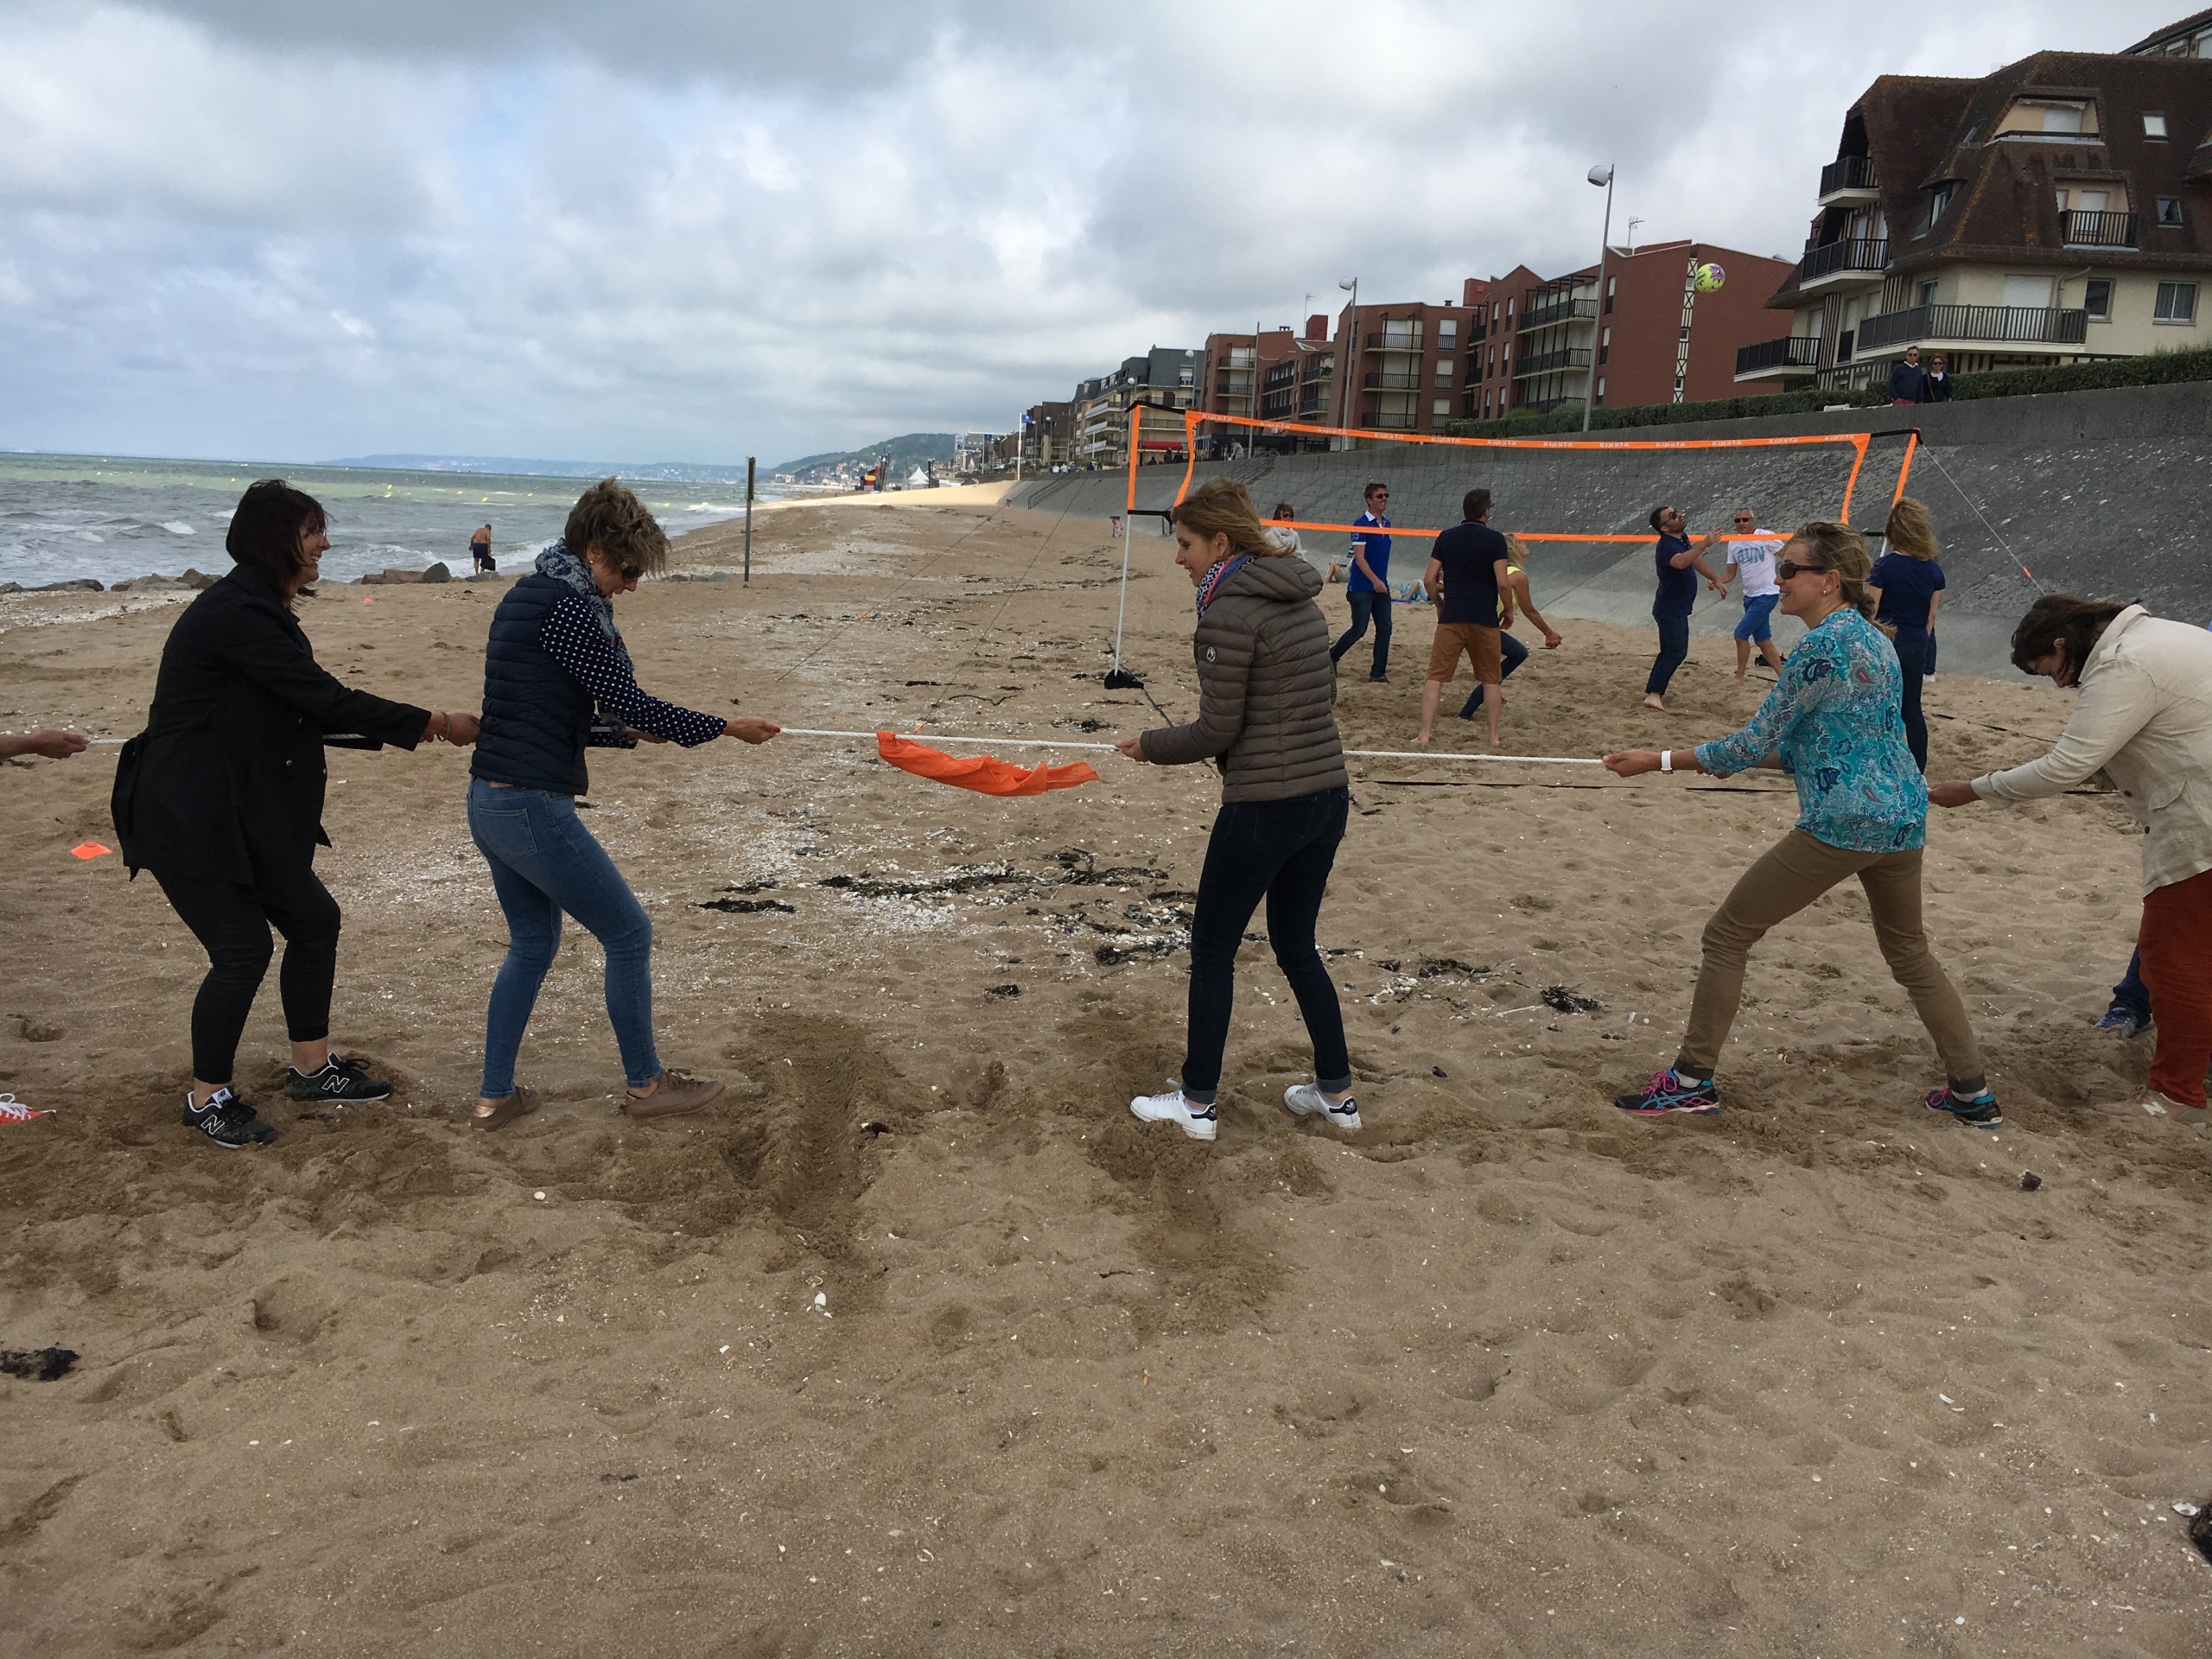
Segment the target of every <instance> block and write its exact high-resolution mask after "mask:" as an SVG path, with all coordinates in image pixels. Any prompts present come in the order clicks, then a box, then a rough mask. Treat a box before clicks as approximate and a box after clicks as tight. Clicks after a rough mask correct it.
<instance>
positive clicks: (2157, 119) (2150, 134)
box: [2143, 110, 2166, 138]
mask: <svg viewBox="0 0 2212 1659" xmlns="http://www.w3.org/2000/svg"><path fill="white" fill-rule="evenodd" d="M2143 136H2144V137H2145V138H2163V137H2165V136H2166V118H2165V117H2164V116H2163V115H2160V114H2158V112H2157V111H2153V110H2145V111H2143Z"/></svg>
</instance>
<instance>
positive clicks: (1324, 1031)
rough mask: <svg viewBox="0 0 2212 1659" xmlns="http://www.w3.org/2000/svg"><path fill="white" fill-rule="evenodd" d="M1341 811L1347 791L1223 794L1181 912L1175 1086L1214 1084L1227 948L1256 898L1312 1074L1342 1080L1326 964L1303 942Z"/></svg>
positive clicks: (1324, 1081)
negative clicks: (1185, 1006) (1185, 917)
mask: <svg viewBox="0 0 2212 1659" xmlns="http://www.w3.org/2000/svg"><path fill="white" fill-rule="evenodd" d="M1349 817H1351V791H1350V790H1348V789H1325V790H1321V791H1318V792H1317V793H1315V794H1312V795H1300V796H1296V797H1294V798H1292V799H1290V800H1287V801H1229V802H1224V804H1223V805H1222V809H1221V812H1220V815H1219V816H1218V817H1216V818H1215V819H1214V821H1213V836H1212V838H1211V840H1210V841H1208V842H1206V861H1205V868H1204V869H1203V870H1202V871H1200V873H1199V875H1198V905H1197V906H1196V907H1195V911H1194V913H1193V914H1192V918H1191V1007H1190V1023H1191V1029H1190V1034H1189V1037H1188V1038H1187V1039H1186V1042H1185V1051H1184V1056H1183V1095H1184V1097H1185V1099H1187V1100H1192V1101H1195V1102H1197V1103H1198V1104H1200V1105H1211V1104H1212V1103H1213V1097H1214V1095H1215V1093H1216V1091H1217V1090H1219V1088H1220V1087H1221V1051H1222V1050H1223V1048H1224V1046H1227V1044H1228V1041H1229V1014H1230V1007H1231V1006H1232V1004H1233V1003H1234V1001H1235V1000H1236V947H1237V946H1238V945H1239V944H1241V943H1243V938H1244V924H1245V923H1247V922H1249V921H1250V920H1251V919H1252V912H1253V911H1254V910H1255V909H1257V908H1258V906H1259V903H1260V900H1261V899H1262V897H1265V899H1267V901H1268V944H1271V945H1272V946H1274V953H1275V963H1276V965H1277V966H1278V967H1280V968H1281V969H1282V976H1283V977H1284V978H1285V979H1287V980H1288V981H1289V982H1290V989H1291V994H1292V995H1294V996H1295V997H1297V999H1298V1011H1299V1013H1300V1014H1302V1015H1304V1016H1305V1019H1306V1035H1307V1036H1309V1037H1311V1038H1312V1039H1313V1076H1314V1079H1315V1081H1317V1082H1318V1083H1319V1084H1320V1085H1321V1087H1322V1088H1323V1089H1325V1090H1328V1091H1329V1092H1330V1093H1332V1094H1333V1093H1335V1092H1336V1091H1337V1090H1340V1089H1349V1088H1351V1055H1350V1053H1349V1052H1347V1051H1346V1050H1345V1047H1344V1011H1343V1010H1342V1009H1341V1008H1339V1007H1338V1006H1337V988H1336V985H1335V983H1334V982H1332V980H1331V979H1330V978H1329V969H1328V964H1327V963H1324V962H1323V961H1322V960H1321V953H1320V951H1319V950H1317V949H1315V947H1314V944H1313V925H1314V923H1315V922H1317V921H1319V919H1320V916H1321V896H1322V894H1323V893H1325V891H1326V890H1327V888H1328V885H1329V868H1330V867H1331V866H1332V864H1334V863H1335V862H1336V860H1337V843H1338V842H1341V841H1342V840H1343V839H1344V823H1345V820H1346V819H1347V818H1349Z"/></svg>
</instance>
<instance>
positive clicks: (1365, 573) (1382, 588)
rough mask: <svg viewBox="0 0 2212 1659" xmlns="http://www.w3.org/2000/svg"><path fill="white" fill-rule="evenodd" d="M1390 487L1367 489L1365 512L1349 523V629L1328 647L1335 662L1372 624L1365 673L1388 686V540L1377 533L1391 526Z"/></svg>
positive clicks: (1368, 487)
mask: <svg viewBox="0 0 2212 1659" xmlns="http://www.w3.org/2000/svg"><path fill="white" fill-rule="evenodd" d="M1389 508H1390V486H1389V485H1388V484H1370V485H1369V486H1367V511H1366V512H1363V513H1361V514H1360V515H1359V517H1358V518H1355V519H1353V520H1352V524H1353V530H1352V533H1351V575H1348V576H1346V577H1345V578H1344V596H1345V597H1346V598H1347V599H1349V600H1351V627H1350V628H1348V629H1346V630H1345V631H1344V638H1343V639H1339V640H1338V641H1337V643H1336V644H1335V645H1332V646H1330V647H1329V660H1330V661H1331V662H1332V663H1333V662H1335V661H1336V660H1337V659H1338V658H1340V657H1342V656H1343V655H1344V652H1348V651H1350V650H1351V648H1352V647H1353V646H1354V645H1357V644H1358V643H1359V640H1360V636H1361V635H1363V634H1364V633H1365V632H1367V625H1368V623H1369V622H1370V620H1372V621H1373V622H1374V624H1375V661H1374V664H1373V665H1372V666H1371V667H1370V668H1369V670H1368V671H1367V677H1368V678H1369V679H1370V680H1376V681H1379V682H1381V683H1383V684H1385V685H1388V684H1389V683H1390V538H1389V537H1388V536H1377V535H1376V534H1374V533H1373V532H1374V531H1376V530H1388V529H1389V527H1390V519H1389Z"/></svg>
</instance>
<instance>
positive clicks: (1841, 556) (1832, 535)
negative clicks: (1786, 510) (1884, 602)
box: [1782, 518, 1874, 621]
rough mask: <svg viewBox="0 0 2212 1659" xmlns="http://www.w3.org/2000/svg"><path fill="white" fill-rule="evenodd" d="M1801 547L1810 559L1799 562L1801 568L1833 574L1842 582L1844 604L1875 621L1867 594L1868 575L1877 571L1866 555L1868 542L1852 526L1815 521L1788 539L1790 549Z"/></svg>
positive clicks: (1787, 554) (1818, 519) (1872, 604)
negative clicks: (1818, 567) (1811, 566)
mask: <svg viewBox="0 0 2212 1659" xmlns="http://www.w3.org/2000/svg"><path fill="white" fill-rule="evenodd" d="M1801 543H1802V545H1803V547H1804V548H1805V549H1806V550H1807V551H1808V552H1809V553H1810V554H1811V557H1809V558H1806V559H1801V560H1798V561H1797V563H1801V564H1809V565H1818V566H1820V567H1821V569H1827V570H1833V571H1834V572H1835V573H1836V575H1839V576H1841V577H1842V578H1843V602H1844V603H1845V604H1847V605H1851V606H1855V607H1857V608H1858V611H1859V615H1861V616H1863V617H1865V618H1866V619H1867V620H1869V621H1872V620H1873V617H1874V601H1873V600H1872V599H1871V598H1869V597H1868V595H1867V593H1866V575H1867V572H1869V571H1870V570H1872V569H1873V568H1874V560H1873V557H1872V555H1870V554H1869V553H1868V552H1867V551H1866V537H1864V536H1861V535H1860V534H1859V532H1858V531H1855V530H1853V528H1852V527H1851V526H1850V525H1849V524H1829V523H1828V522H1827V520H1825V519H1820V518H1816V519H1815V520H1813V521H1812V522H1811V523H1810V524H1800V525H1798V526H1797V529H1796V533H1795V534H1793V535H1792V536H1791V537H1790V538H1789V546H1793V547H1794V546H1797V545H1799V544H1801ZM1782 553H1783V557H1784V558H1788V557H1789V547H1784V548H1783V550H1782Z"/></svg>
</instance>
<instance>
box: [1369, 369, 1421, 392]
mask: <svg viewBox="0 0 2212 1659" xmlns="http://www.w3.org/2000/svg"><path fill="white" fill-rule="evenodd" d="M1359 384H1360V385H1363V386H1364V387H1365V388H1366V389H1367V390H1368V391H1420V390H1421V385H1422V381H1421V372H1420V371H1419V370H1418V369H1408V370H1398V369H1378V370H1376V372H1374V373H1372V374H1368V375H1363V376H1362V377H1361V378H1360V382H1359Z"/></svg>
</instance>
